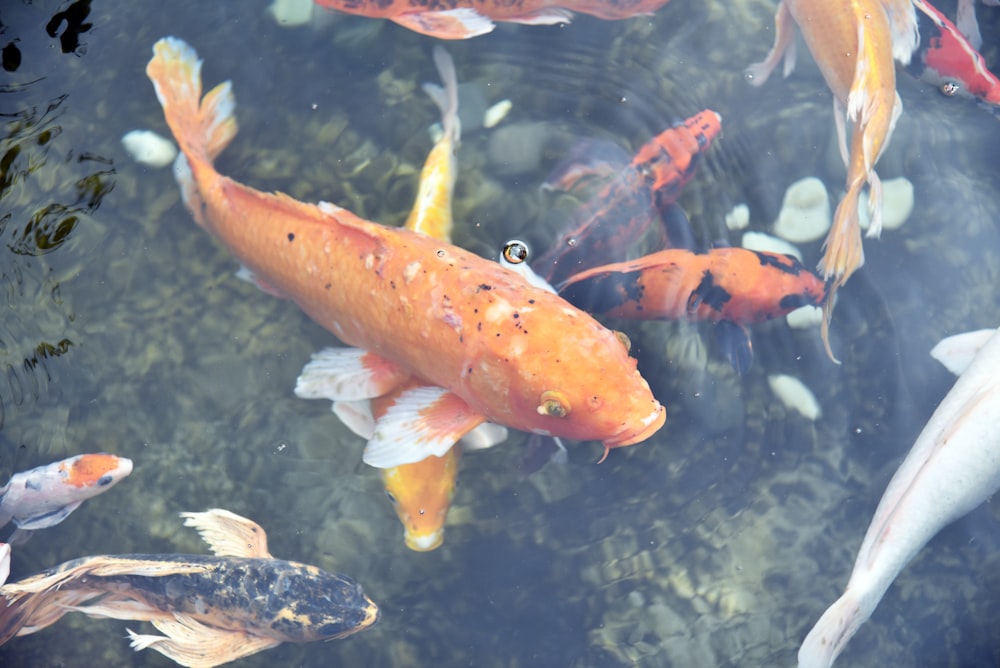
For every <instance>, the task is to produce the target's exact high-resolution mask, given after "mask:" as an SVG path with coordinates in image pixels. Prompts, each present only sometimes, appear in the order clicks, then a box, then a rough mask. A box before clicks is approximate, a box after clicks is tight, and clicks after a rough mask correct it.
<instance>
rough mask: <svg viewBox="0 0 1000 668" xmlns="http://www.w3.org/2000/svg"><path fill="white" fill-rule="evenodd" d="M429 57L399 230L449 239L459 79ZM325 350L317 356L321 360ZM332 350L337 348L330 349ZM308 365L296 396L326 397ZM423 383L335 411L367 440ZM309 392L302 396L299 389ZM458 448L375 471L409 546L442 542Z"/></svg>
mask: <svg viewBox="0 0 1000 668" xmlns="http://www.w3.org/2000/svg"><path fill="white" fill-rule="evenodd" d="M434 62H435V64H436V65H437V69H438V73H439V74H440V76H441V81H442V82H443V84H444V87H443V88H441V87H438V86H435V85H433V84H425V85H424V90H425V91H427V93H428V94H429V95H430V96H431V97H432V98H433V99H434V101H435V102H436V103H437V105H438V107H439V108H440V109H441V125H442V128H443V132H442V135H441V137H440V139H438V141H437V142H436V143H435V145H434V148H432V149H431V152H430V154H428V156H427V160H426V161H425V162H424V167H423V169H422V170H421V172H420V186H419V189H418V193H417V199H416V202H415V203H414V205H413V209H412V210H411V211H410V215H409V217H408V218H407V220H406V226H405V227H406V229H408V230H412V231H414V232H420V233H421V234H425V235H427V236H429V237H432V238H435V239H440V240H442V241H451V230H452V226H453V225H452V223H453V221H452V215H451V200H452V193H453V191H454V186H455V178H456V176H457V167H456V164H455V163H456V156H455V153H456V150H457V148H458V143H459V138H460V134H461V128H460V126H459V122H458V78H457V76H456V75H455V64H454V62H453V61H452V59H451V56H449V55H448V52H447V51H445V50H444V49H443V48H441V47H440V46H438V47H435V49H434ZM324 354H326V353H320V357H322V356H323V355H324ZM332 354H333V355H336V354H337V353H336V351H333V353H332ZM313 364H314V363H312V362H311V363H310V364H309V365H307V366H306V368H305V369H303V370H302V375H300V376H299V381H298V383H297V384H296V393H297V394H299V396H306V397H307V398H330V397H329V396H327V395H326V394H317V393H318V392H319V393H321V392H323V391H324V387H325V385H324V382H325V381H329V380H334V381H335V380H336V379H335V378H334V379H329V378H326V379H324V378H323V377H322V375H321V374H322V371H321V370H320V371H317V370H315V367H313ZM421 385H422V384H421V383H420V382H419V381H417V380H415V379H410V380H409V381H407V382H406V383H404V384H403V385H401V386H399V387H397V388H395V389H394V390H393V391H391V392H390V393H389V394H386V395H383V396H381V397H378V398H376V399H373V400H371V401H367V400H364V401H334V403H333V412H334V413H335V414H336V415H337V417H339V418H340V420H341V421H342V422H343V423H344V424H345V425H347V426H348V427H349V428H350V429H351V430H352V431H353V432H354V433H355V434H357V435H358V436H361V437H362V438H364V439H366V440H367V439H370V438H371V437H372V436H373V435H374V433H375V423H376V421H377V420H379V419H381V418H382V417H384V416H385V414H386V413H387V412H388V410H389V408H390V407H391V406H393V405H394V404H395V403H396V400H397V399H398V398H399V397H400V395H402V393H403V392H404V391H406V390H408V389H411V388H415V387H419V386H421ZM307 391H308V392H309V393H308V394H306V395H303V394H301V393H300V392H307ZM506 437H507V430H506V429H504V428H503V427H500V426H498V425H493V424H491V423H488V422H487V423H483V424H481V425H479V426H478V427H476V428H475V429H474V430H473V431H471V432H469V433H468V434H466V435H465V436H463V437H462V440H461V443H462V444H463V445H467V444H469V443H470V442H473V443H474V446H470V447H479V448H481V447H489V446H491V445H494V444H495V443H497V442H500V441H502V440H504V439H506ZM473 439H475V440H474V441H473ZM461 451H462V449H461V446H459V445H457V444H456V445H453V446H452V447H451V448H449V449H448V451H447V452H445V453H444V454H443V455H441V456H440V457H439V456H436V455H430V456H428V457H425V458H424V459H422V460H420V461H419V462H414V463H412V464H402V465H400V466H393V467H391V468H385V469H380V470H381V475H382V483H383V485H384V487H385V493H386V496H387V497H388V498H389V500H390V501H391V502H392V505H393V508H394V509H395V511H396V515H397V516H398V517H399V521H400V522H402V524H403V536H404V540H405V542H406V546H407V547H408V548H410V549H411V550H416V551H418V552H426V551H430V550H434V549H437V548H438V547H440V546H441V544H442V542H443V541H444V523H445V519H446V517H447V514H448V508H449V507H450V506H451V498H452V495H453V494H454V492H455V482H456V479H457V476H458V464H459V458H460V455H461Z"/></svg>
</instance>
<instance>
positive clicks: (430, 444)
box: [363, 385, 484, 468]
mask: <svg viewBox="0 0 1000 668" xmlns="http://www.w3.org/2000/svg"><path fill="white" fill-rule="evenodd" d="M483 421H484V418H483V416H482V415H479V414H477V413H474V412H473V411H472V409H471V408H470V407H469V405H468V404H466V403H465V401H463V400H462V399H461V397H459V396H458V395H456V394H453V393H452V392H449V391H448V390H446V389H444V388H442V387H434V386H430V385H424V386H421V387H415V388H413V389H410V390H406V391H405V392H403V393H402V394H400V395H399V397H398V398H397V399H396V402H395V403H394V404H393V405H392V406H390V407H389V409H388V410H387V411H386V413H385V415H383V416H382V417H381V418H379V419H378V420H377V421H376V423H375V434H374V435H373V436H372V438H371V440H369V441H368V445H367V446H366V447H365V453H364V457H363V459H364V462H365V463H366V464H368V465H369V466H374V467H376V468H392V467H394V466H401V465H403V464H412V463H414V462H419V461H421V460H423V459H426V458H427V457H429V456H430V455H436V456H438V457H441V456H442V455H444V454H445V453H446V452H448V450H449V449H450V448H451V447H452V446H453V445H455V443H456V442H457V441H458V440H459V439H460V438H462V437H463V436H465V434H467V433H468V432H470V431H472V430H473V429H474V428H475V427H476V426H478V425H479V424H481V423H482V422H483Z"/></svg>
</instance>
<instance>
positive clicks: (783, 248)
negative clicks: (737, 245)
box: [743, 232, 802, 262]
mask: <svg viewBox="0 0 1000 668" xmlns="http://www.w3.org/2000/svg"><path fill="white" fill-rule="evenodd" d="M743 247H744V248H746V249H747V250H755V251H767V252H770V253H784V254H786V255H791V256H792V257H794V258H795V259H797V260H798V261H799V262H802V251H800V250H799V249H798V248H796V247H795V246H794V245H792V244H790V243H788V242H787V241H785V240H784V239H779V238H778V237H772V236H771V235H770V234H764V233H763V232H744V233H743Z"/></svg>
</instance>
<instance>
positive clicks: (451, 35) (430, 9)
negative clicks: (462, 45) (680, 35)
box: [316, 0, 669, 39]
mask: <svg viewBox="0 0 1000 668" xmlns="http://www.w3.org/2000/svg"><path fill="white" fill-rule="evenodd" d="M668 1H669V0H521V2H517V3H512V2H507V1H505V0H448V1H447V2H444V3H441V4H440V5H433V4H428V3H423V4H420V3H414V2H405V1H404V0H316V4H318V5H320V6H322V7H326V8H328V9H336V10H337V11H341V12H346V13H347V14H355V15H357V16H367V17H369V18H377V19H389V20H390V21H394V22H396V23H398V24H399V25H401V26H403V27H404V28H409V29H410V30H412V31H414V32H418V33H421V34H423V35H429V36H430V37H437V38H438V39H468V38H470V37H476V36H478V35H485V34H486V33H488V32H490V31H492V30H493V28H494V27H496V26H495V25H494V24H493V21H509V22H511V23H526V24H529V25H551V24H555V23H569V22H570V21H571V20H572V18H573V12H579V13H581V14H590V15H591V16H596V17H598V18H602V19H608V20H616V19H627V18H630V17H632V16H642V15H646V14H652V13H653V12H655V11H656V10H657V9H659V8H660V7H662V6H663V5H665V4H667V2H668Z"/></svg>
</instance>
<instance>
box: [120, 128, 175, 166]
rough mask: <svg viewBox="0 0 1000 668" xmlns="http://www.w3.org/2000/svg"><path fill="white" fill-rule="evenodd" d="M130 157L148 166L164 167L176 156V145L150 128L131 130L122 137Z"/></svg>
mask: <svg viewBox="0 0 1000 668" xmlns="http://www.w3.org/2000/svg"><path fill="white" fill-rule="evenodd" d="M122 145H123V146H124V147H125V150H126V151H128V154H129V155H130V156H132V159H133V160H135V161H136V162H138V163H140V164H143V165H148V166H149V167H166V166H167V165H169V164H170V163H172V162H173V161H174V158H176V157H177V146H176V145H174V143H173V142H172V141H170V140H169V139H167V138H166V137H162V136H160V135H158V134H156V133H155V132H153V131H152V130H132V131H131V132H128V133H126V134H125V135H124V136H123V137H122Z"/></svg>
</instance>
